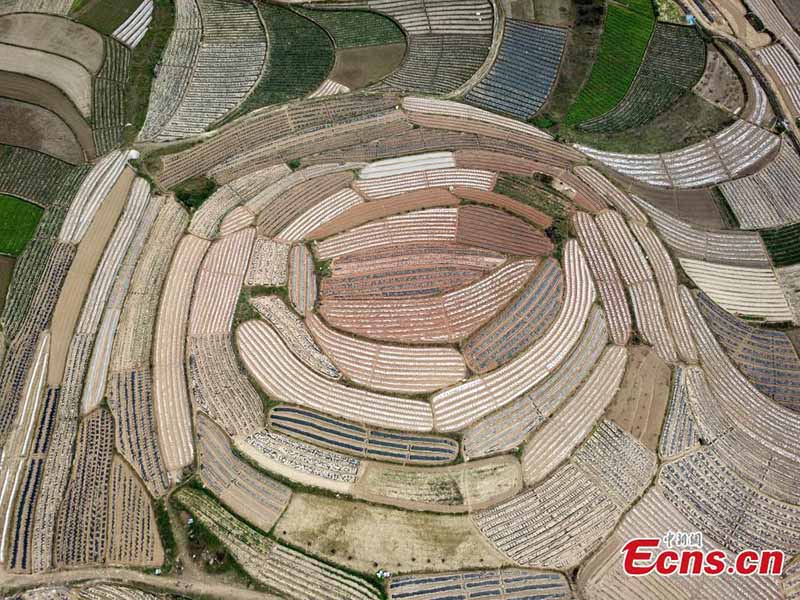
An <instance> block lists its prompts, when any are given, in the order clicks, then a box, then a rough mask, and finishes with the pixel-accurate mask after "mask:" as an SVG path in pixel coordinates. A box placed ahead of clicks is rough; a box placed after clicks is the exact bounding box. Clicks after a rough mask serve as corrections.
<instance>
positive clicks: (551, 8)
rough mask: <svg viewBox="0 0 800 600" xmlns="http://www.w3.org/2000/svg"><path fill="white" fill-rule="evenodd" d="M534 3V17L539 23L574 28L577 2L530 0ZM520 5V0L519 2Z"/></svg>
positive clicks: (529, 0)
mask: <svg viewBox="0 0 800 600" xmlns="http://www.w3.org/2000/svg"><path fill="white" fill-rule="evenodd" d="M528 2H532V3H533V15H534V18H533V20H535V21H536V22H537V23H542V24H543V25H555V26H557V27H572V24H573V22H574V20H575V2H574V1H573V0H528ZM517 3H520V0H517Z"/></svg>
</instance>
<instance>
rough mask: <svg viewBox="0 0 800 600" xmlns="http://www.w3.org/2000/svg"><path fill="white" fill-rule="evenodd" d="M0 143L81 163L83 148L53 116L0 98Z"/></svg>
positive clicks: (37, 108) (55, 116)
mask: <svg viewBox="0 0 800 600" xmlns="http://www.w3.org/2000/svg"><path fill="white" fill-rule="evenodd" d="M0 122H2V123H3V127H2V129H0V143H2V144H9V145H11V146H21V147H23V148H30V149H31V150H36V151H38V152H43V153H45V154H49V155H50V156H54V157H56V158H60V159H61V160H63V161H66V162H68V163H72V164H78V163H80V162H83V160H84V157H83V148H81V145H80V144H79V143H78V140H77V138H76V137H75V134H74V133H73V132H72V130H71V129H70V128H69V127H67V124H66V123H64V121H62V120H61V118H60V117H59V116H58V115H56V114H55V113H53V112H51V111H49V110H47V109H45V108H41V107H39V106H36V105H35V104H28V103H27V102H20V101H18V100H9V99H7V98H0Z"/></svg>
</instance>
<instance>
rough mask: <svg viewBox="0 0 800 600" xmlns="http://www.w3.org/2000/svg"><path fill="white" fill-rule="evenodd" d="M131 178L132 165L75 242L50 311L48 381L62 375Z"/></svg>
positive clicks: (57, 380)
mask: <svg viewBox="0 0 800 600" xmlns="http://www.w3.org/2000/svg"><path fill="white" fill-rule="evenodd" d="M133 178H134V173H133V171H132V170H131V169H125V171H123V173H122V176H121V177H120V178H119V180H118V181H117V183H116V185H115V186H114V187H113V188H111V191H110V192H109V193H108V196H106V198H105V200H103V203H102V204H101V205H100V208H99V209H98V211H97V214H96V215H95V218H94V220H93V221H92V224H91V225H90V226H89V229H88V231H87V232H86V235H85V236H84V237H83V240H81V243H80V244H78V252H77V253H76V254H75V260H74V261H73V263H72V267H70V270H69V273H67V278H66V280H65V281H64V287H63V288H61V294H60V295H59V297H58V302H57V303H56V308H55V311H54V312H53V322H52V325H51V327H50V333H51V335H52V337H51V343H50V363H49V364H48V367H47V383H48V385H53V386H55V385H60V384H61V380H62V379H63V377H64V366H65V363H66V360H67V350H68V349H69V344H70V341H72V334H73V332H74V331H75V326H76V324H77V322H78V316H79V315H80V313H81V308H82V307H83V301H84V299H85V297H86V292H87V291H88V289H89V285H90V284H91V281H92V276H93V275H94V272H95V269H96V268H97V265H98V263H99V262H100V258H101V257H102V255H103V249H104V248H105V246H106V243H107V242H108V240H109V238H110V237H111V234H112V233H113V232H114V225H115V224H116V222H117V219H118V218H119V215H120V214H121V213H122V209H123V207H124V206H125V201H126V200H127V197H128V190H129V189H130V187H131V184H132V183H133Z"/></svg>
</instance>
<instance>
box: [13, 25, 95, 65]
mask: <svg viewBox="0 0 800 600" xmlns="http://www.w3.org/2000/svg"><path fill="white" fill-rule="evenodd" d="M0 42H6V43H8V44H14V45H16V46H26V47H28V48H36V49H38V50H44V51H45V52H50V53H52V54H57V55H59V56H63V57H65V58H71V59H72V60H74V61H77V62H79V63H80V64H82V65H83V66H84V67H86V69H87V70H88V71H89V72H90V73H92V74H97V72H98V71H99V70H100V67H101V66H103V58H104V56H105V49H104V48H103V36H101V35H100V34H99V33H97V32H96V31H95V30H94V29H92V28H90V27H87V26H86V25H81V24H80V23H76V22H75V21H70V20H68V19H63V18H61V17H56V16H53V15H43V14H32V13H22V14H13V15H6V16H4V17H0Z"/></svg>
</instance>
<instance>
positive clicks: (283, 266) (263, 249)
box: [244, 238, 289, 286]
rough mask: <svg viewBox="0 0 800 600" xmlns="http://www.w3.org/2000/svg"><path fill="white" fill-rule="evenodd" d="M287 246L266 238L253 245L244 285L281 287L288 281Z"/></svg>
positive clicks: (259, 239)
mask: <svg viewBox="0 0 800 600" xmlns="http://www.w3.org/2000/svg"><path fill="white" fill-rule="evenodd" d="M288 265H289V245H288V244H284V243H281V242H277V241H275V240H270V239H267V238H258V239H256V241H255V242H254V243H253V251H252V253H251V254H250V263H249V265H248V267H247V273H246V275H245V278H244V283H245V285H249V286H254V285H266V286H282V285H286V282H287V280H288V276H289V275H288Z"/></svg>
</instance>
